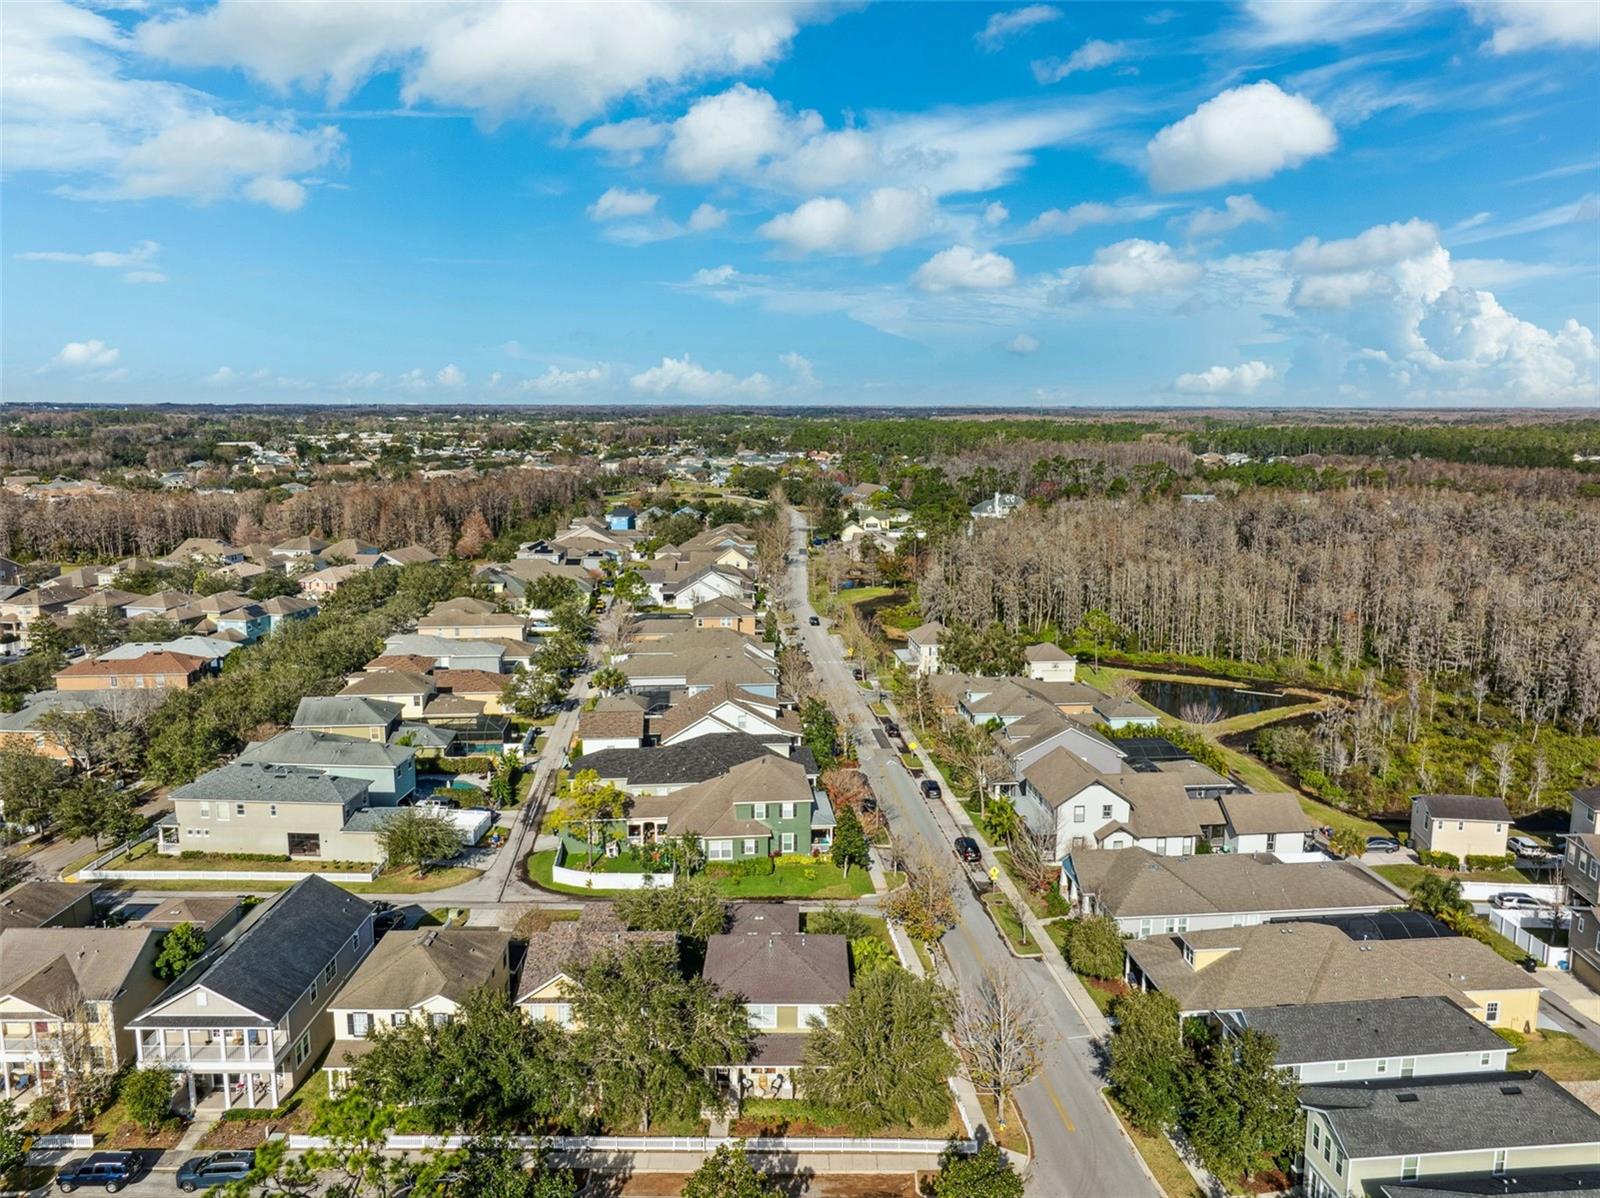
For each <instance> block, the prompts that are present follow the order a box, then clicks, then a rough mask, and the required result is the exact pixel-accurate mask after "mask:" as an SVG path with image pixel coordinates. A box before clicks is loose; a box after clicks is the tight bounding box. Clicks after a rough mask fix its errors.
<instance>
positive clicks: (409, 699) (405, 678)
mask: <svg viewBox="0 0 1600 1198" xmlns="http://www.w3.org/2000/svg"><path fill="white" fill-rule="evenodd" d="M437 690H438V688H437V687H436V686H434V684H433V679H432V678H430V677H428V676H427V675H426V674H416V673H412V672H411V671H410V670H378V671H376V672H373V673H368V674H357V675H356V676H355V677H353V678H351V679H350V681H349V682H347V683H345V687H344V689H343V690H342V691H340V692H339V697H340V698H341V699H351V698H357V699H377V700H378V701H379V702H382V703H390V704H394V705H396V706H398V707H399V708H400V718H401V719H403V720H414V719H418V718H420V717H421V715H422V711H423V708H425V707H426V706H427V705H428V700H429V699H431V698H433V696H434V694H435V692H436V691H437Z"/></svg>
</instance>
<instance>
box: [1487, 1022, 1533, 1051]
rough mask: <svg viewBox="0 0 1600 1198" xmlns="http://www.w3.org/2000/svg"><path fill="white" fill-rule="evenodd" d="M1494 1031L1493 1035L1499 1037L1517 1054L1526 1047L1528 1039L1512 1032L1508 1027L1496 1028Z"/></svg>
mask: <svg viewBox="0 0 1600 1198" xmlns="http://www.w3.org/2000/svg"><path fill="white" fill-rule="evenodd" d="M1494 1031H1495V1035H1497V1036H1499V1037H1500V1038H1501V1039H1502V1040H1504V1041H1505V1042H1506V1043H1507V1044H1509V1045H1511V1047H1512V1048H1514V1049H1516V1050H1517V1051H1518V1052H1521V1051H1522V1050H1523V1049H1524V1048H1526V1047H1528V1037H1526V1036H1524V1035H1523V1034H1522V1033H1521V1032H1518V1031H1513V1030H1512V1029H1511V1028H1508V1027H1497V1028H1495V1029H1494Z"/></svg>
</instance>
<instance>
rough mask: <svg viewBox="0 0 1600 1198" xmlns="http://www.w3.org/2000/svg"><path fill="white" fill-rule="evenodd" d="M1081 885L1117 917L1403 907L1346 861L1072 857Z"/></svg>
mask: <svg viewBox="0 0 1600 1198" xmlns="http://www.w3.org/2000/svg"><path fill="white" fill-rule="evenodd" d="M1072 870H1073V873H1074V874H1076V876H1077V879H1078V884H1079V885H1080V886H1081V887H1082V888H1083V890H1084V891H1085V892H1086V893H1089V894H1092V895H1094V897H1095V904H1096V906H1098V907H1099V908H1100V909H1101V910H1103V911H1107V912H1109V913H1110V914H1112V915H1114V916H1116V917H1118V918H1120V919H1128V918H1138V917H1141V916H1157V915H1162V916H1164V915H1201V914H1213V913H1233V912H1248V913H1259V914H1270V913H1273V912H1285V913H1289V912H1297V911H1327V910H1382V909H1383V908H1385V907H1398V906H1402V905H1404V904H1403V900H1402V899H1401V898H1400V896H1399V895H1397V894H1396V893H1395V892H1394V891H1393V890H1391V889H1389V887H1387V886H1385V885H1384V884H1383V882H1381V881H1380V880H1379V879H1377V878H1376V877H1374V876H1373V875H1372V874H1370V873H1368V872H1367V871H1366V870H1364V869H1362V868H1361V867H1360V866H1359V865H1356V864H1354V863H1352V862H1348V861H1338V862H1327V863H1320V864H1319V863H1316V862H1295V863H1286V862H1282V861H1278V860H1275V859H1274V858H1273V857H1271V856H1269V855H1267V854H1265V853H1233V854H1224V853H1202V854H1197V855H1195V856H1192V857H1167V856H1158V855H1157V854H1155V853H1151V852H1149V851H1147V850H1145V849H1142V848H1128V849H1090V850H1087V851H1083V852H1076V853H1074V854H1073V855H1072Z"/></svg>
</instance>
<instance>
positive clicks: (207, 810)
mask: <svg viewBox="0 0 1600 1198" xmlns="http://www.w3.org/2000/svg"><path fill="white" fill-rule="evenodd" d="M200 818H201V819H210V818H211V804H210V803H201V804H200Z"/></svg>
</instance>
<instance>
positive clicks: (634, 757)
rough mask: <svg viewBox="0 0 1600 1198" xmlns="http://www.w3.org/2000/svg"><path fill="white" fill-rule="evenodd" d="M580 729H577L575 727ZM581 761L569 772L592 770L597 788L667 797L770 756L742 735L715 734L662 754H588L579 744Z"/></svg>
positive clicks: (612, 750) (620, 750)
mask: <svg viewBox="0 0 1600 1198" xmlns="http://www.w3.org/2000/svg"><path fill="white" fill-rule="evenodd" d="M580 727H581V725H580ZM583 749H584V752H583V756H581V757H577V758H574V759H573V761H572V765H571V769H573V770H574V771H577V770H593V771H594V772H595V773H596V774H598V775H599V776H600V780H601V781H602V782H612V783H615V784H616V785H617V786H619V787H621V788H622V789H623V790H625V791H627V792H628V793H629V794H631V795H668V794H672V793H673V792H675V791H679V790H682V789H683V788H684V787H686V786H693V785H696V784H697V783H701V782H710V781H711V780H712V779H713V778H720V777H721V776H722V775H723V774H726V773H727V772H728V771H729V770H731V769H732V768H733V767H734V766H736V765H743V764H744V763H745V762H747V761H759V760H760V759H761V758H762V757H767V756H771V754H772V750H771V749H769V748H768V747H767V746H766V745H764V744H762V743H761V742H760V741H759V740H757V739H756V738H755V737H753V736H751V735H749V734H748V733H745V732H721V733H717V734H715V735H712V736H702V737H697V738H696V739H694V740H692V741H686V742H684V743H683V744H679V745H673V746H670V747H668V748H652V749H641V748H637V747H620V746H613V747H606V746H604V745H601V746H600V747H596V748H590V743H589V741H588V740H587V739H584V741H583Z"/></svg>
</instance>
